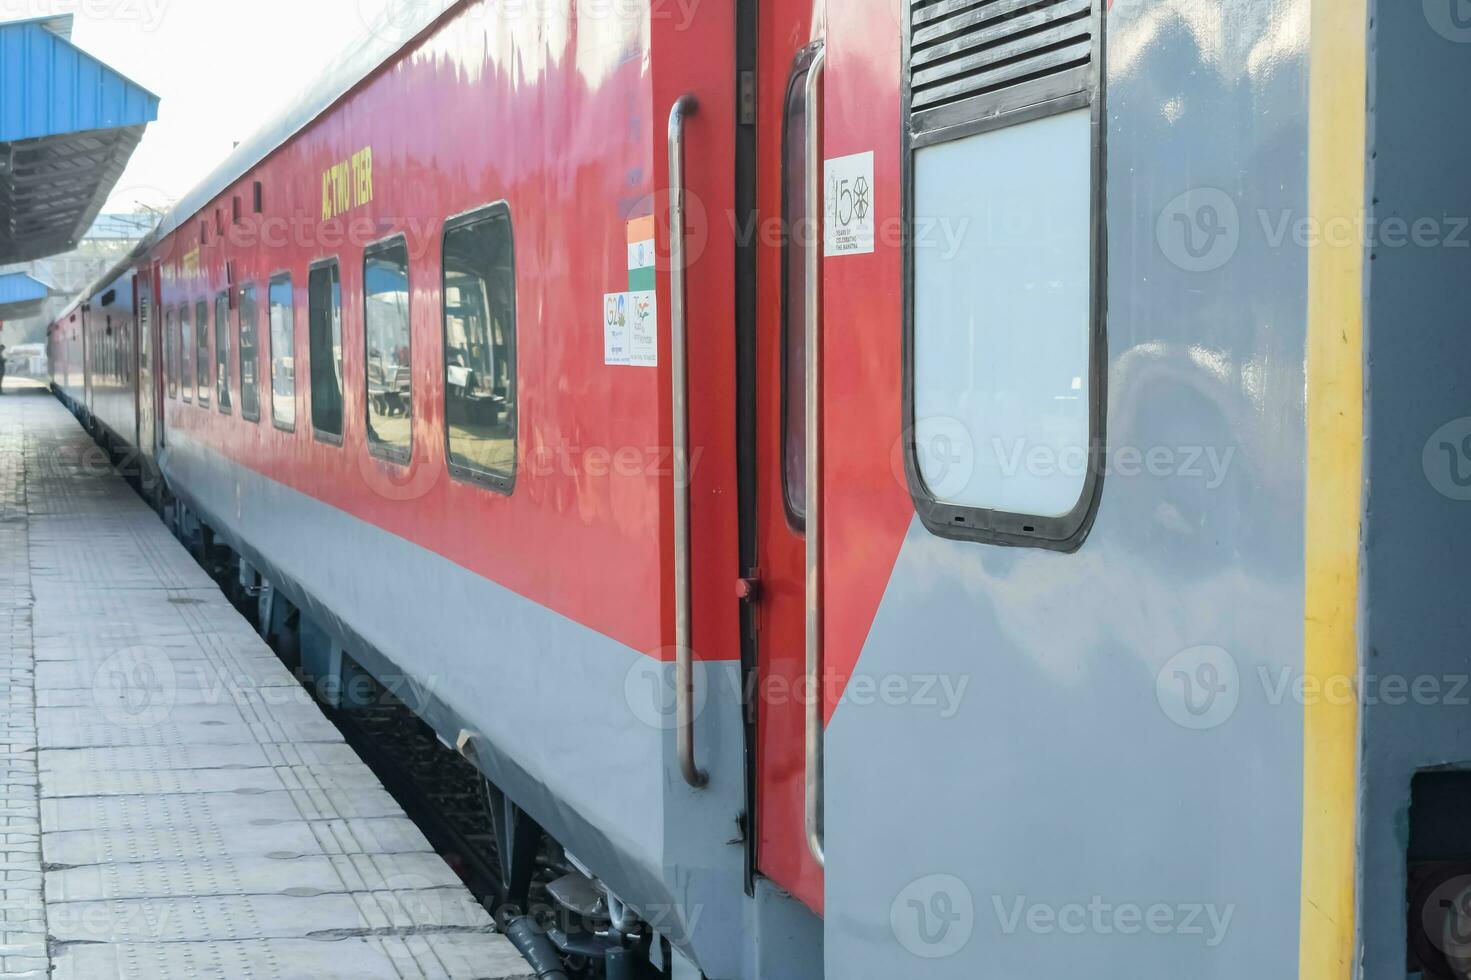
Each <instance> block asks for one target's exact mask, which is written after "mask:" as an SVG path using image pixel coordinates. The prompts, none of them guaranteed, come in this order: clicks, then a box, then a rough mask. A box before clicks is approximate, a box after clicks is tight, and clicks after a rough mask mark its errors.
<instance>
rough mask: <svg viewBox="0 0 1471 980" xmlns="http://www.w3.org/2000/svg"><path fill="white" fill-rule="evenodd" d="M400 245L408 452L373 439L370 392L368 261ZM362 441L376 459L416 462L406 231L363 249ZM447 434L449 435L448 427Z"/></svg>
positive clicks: (411, 271)
mask: <svg viewBox="0 0 1471 980" xmlns="http://www.w3.org/2000/svg"><path fill="white" fill-rule="evenodd" d="M398 244H401V245H402V246H403V249H404V260H405V261H404V284H405V286H406V287H407V290H408V297H409V298H408V304H407V307H406V312H407V314H408V319H409V448H408V451H407V452H404V451H403V450H401V449H399V448H398V447H396V446H391V445H389V444H387V443H383V442H375V441H374V440H373V427H372V420H371V415H372V412H373V399H372V395H371V393H370V392H369V391H368V361H369V358H368V259H369V258H371V257H372V256H373V254H374V253H376V252H381V251H386V250H388V249H389V248H391V247H393V246H394V245H398ZM361 299H362V303H363V315H362V323H363V425H364V429H363V442H364V444H365V445H367V447H368V455H370V456H372V457H373V458H374V459H380V460H382V461H383V462H385V463H392V464H394V465H396V466H403V467H408V466H412V465H413V462H414V433H415V431H416V430H417V429H418V426H416V425H414V262H413V254H412V253H411V252H410V250H409V238H408V236H407V235H406V234H404V233H403V232H395V233H393V234H392V235H389V236H388V237H386V238H380V239H378V240H377V241H374V242H369V243H368V244H367V245H366V246H364V247H363V289H362V297H361ZM445 431H446V432H448V431H449V429H448V426H446V428H445Z"/></svg>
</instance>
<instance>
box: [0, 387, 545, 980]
mask: <svg viewBox="0 0 1471 980" xmlns="http://www.w3.org/2000/svg"><path fill="white" fill-rule="evenodd" d="M0 705H3V715H0V726H3V738H0V872H3V875H0V975H4V976H33V977H37V978H46V977H48V976H54V977H55V978H57V980H94V978H104V977H140V978H142V977H149V978H153V977H185V976H187V977H194V978H204V977H247V976H248V977H259V978H264V977H289V978H297V977H301V978H305V977H313V978H316V977H352V978H355V980H366V978H378V977H395V978H397V977H423V978H429V977H474V978H523V977H527V978H529V977H531V976H532V975H533V974H532V972H531V970H530V968H529V967H528V965H527V964H526V962H525V960H524V959H522V958H521V956H520V954H519V953H518V952H517V951H516V949H515V948H514V947H513V946H512V945H511V943H510V942H509V941H508V940H507V939H506V938H505V937H503V936H501V935H500V934H498V933H497V932H496V930H495V927H494V924H493V922H492V920H491V917H490V916H489V915H488V914H487V913H486V911H485V910H484V909H483V908H482V907H481V906H480V905H479V904H478V903H477V902H476V901H475V900H474V898H473V897H472V896H471V895H470V893H469V892H468V891H467V890H466V889H465V888H464V887H463V885H462V884H461V883H460V881H459V880H458V878H457V877H456V876H455V874H454V873H453V872H452V871H451V869H450V868H449V866H448V865H446V864H445V863H444V861H443V860H442V859H441V858H440V857H439V856H438V855H437V854H435V852H434V851H433V850H432V848H431V847H430V845H429V843H428V841H427V840H426V839H425V837H424V836H423V835H422V834H421V833H420V832H419V830H418V829H417V828H416V827H415V825H414V824H413V823H412V822H411V821H410V820H409V819H408V818H407V817H406V816H405V815H404V813H403V812H402V810H401V809H400V808H399V806H398V805H397V803H396V802H395V801H394V799H393V798H392V797H391V796H390V795H389V794H388V793H387V792H386V791H385V790H384V789H383V787H382V785H381V784H380V783H379V781H378V779H377V778H376V777H375V776H374V774H373V773H372V772H371V771H370V770H369V769H368V768H367V767H366V766H365V765H364V764H363V763H362V762H361V761H360V760H359V759H358V758H357V756H356V755H355V754H354V753H353V751H352V750H351V749H350V748H349V747H348V746H347V745H346V744H345V743H344V741H343V739H342V737H341V735H340V734H339V733H338V731H337V729H336V728H335V727H334V726H333V725H332V724H331V722H329V721H328V720H327V719H326V718H325V717H324V716H323V714H322V712H321V711H320V710H319V709H318V707H317V706H316V704H315V703H314V702H313V701H312V700H311V698H310V696H309V695H308V693H307V692H306V691H305V690H304V689H303V688H302V687H301V686H300V685H299V684H298V682H297V680H296V679H295V678H294V677H293V676H292V675H291V674H290V672H289V671H288V670H287V669H286V668H285V667H284V666H283V665H282V664H281V662H280V661H279V660H278V659H277V658H276V656H275V655H274V653H272V651H271V650H270V648H269V647H267V646H266V644H265V643H264V642H263V641H262V640H261V639H260V638H259V637H258V636H257V635H256V633H255V632H254V630H253V629H252V628H251V626H250V625H249V624H248V623H247V622H246V621H245V620H244V619H243V618H242V617H240V616H239V615H238V614H237V612H236V611H235V609H234V608H233V607H232V606H231V605H230V604H229V602H228V601H227V600H226V599H225V597H224V596H223V595H222V594H221V593H220V591H219V590H218V589H217V588H216V586H215V584H214V582H213V581H211V580H210V578H209V577H208V575H206V573H205V572H204V571H203V569H201V568H200V567H199V566H198V565H196V564H195V562H194V560H193V559H192V557H191V556H190V555H189V554H188V552H187V551H186V550H185V548H184V547H183V546H182V545H181V544H179V543H178V541H176V540H175V539H174V537H173V536H172V535H171V534H170V533H169V532H168V530H167V529H166V528H165V527H164V525H163V524H162V523H161V522H160V521H159V519H158V517H157V516H156V515H155V514H154V513H153V511H151V510H150V509H149V508H148V507H147V505H145V504H144V502H143V501H142V500H141V499H140V498H139V497H138V496H136V494H135V493H134V492H133V490H132V489H131V488H130V487H129V486H128V485H127V484H126V483H125V482H124V481H123V480H122V479H121V478H120V477H119V476H118V475H117V474H116V473H115V472H114V471H113V470H112V468H111V467H110V466H108V465H107V463H106V459H105V457H103V456H102V455H101V453H100V451H98V450H97V449H96V448H95V446H94V444H93V443H92V441H91V440H90V439H89V438H88V436H87V435H86V433H85V432H83V430H82V429H81V427H80V426H79V425H78V424H77V423H76V421H75V420H74V419H73V418H72V416H71V415H70V414H69V413H68V412H67V411H66V410H65V409H64V408H63V407H62V406H61V405H60V404H59V403H58V402H57V401H56V400H55V399H54V398H52V397H51V396H50V394H49V393H48V392H46V391H45V390H44V389H41V388H38V387H30V388H26V387H24V386H20V385H13V384H12V383H11V382H7V385H6V391H5V394H4V395H3V396H0Z"/></svg>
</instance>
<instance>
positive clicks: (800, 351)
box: [781, 47, 818, 531]
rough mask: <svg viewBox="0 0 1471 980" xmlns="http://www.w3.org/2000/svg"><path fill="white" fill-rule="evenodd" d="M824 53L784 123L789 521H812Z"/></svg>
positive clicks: (803, 67)
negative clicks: (813, 270)
mask: <svg viewBox="0 0 1471 980" xmlns="http://www.w3.org/2000/svg"><path fill="white" fill-rule="evenodd" d="M817 51H818V48H817V47H809V48H807V49H805V50H804V51H802V53H801V54H799V55H798V56H797V62H796V66H795V67H794V69H793V71H792V76H791V79H790V81H789V82H788V83H787V103H786V112H785V116H784V118H783V121H782V195H781V205H782V228H783V229H784V234H783V237H782V269H781V302H782V312H781V330H782V344H781V348H782V349H781V378H782V384H781V453H782V467H781V477H782V496H783V500H784V501H785V504H786V512H787V522H788V523H789V524H791V526H792V527H793V528H795V529H797V530H798V531H801V530H803V529H804V528H805V527H806V523H807V259H808V255H809V250H810V249H814V248H817V247H818V244H817V242H816V241H815V240H814V238H815V235H814V229H815V224H814V220H813V219H814V218H815V215H813V213H812V208H811V206H810V204H809V203H808V201H807V80H808V76H809V75H810V74H811V71H812V61H813V58H814V57H815V56H816V54H817Z"/></svg>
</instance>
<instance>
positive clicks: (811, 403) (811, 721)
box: [803, 49, 827, 864]
mask: <svg viewBox="0 0 1471 980" xmlns="http://www.w3.org/2000/svg"><path fill="white" fill-rule="evenodd" d="M826 60H827V58H826V52H825V50H823V49H818V51H817V54H816V55H814V56H813V58H812V67H811V68H809V69H808V70H807V86H806V93H805V98H806V102H807V106H806V125H807V210H808V213H809V214H810V215H812V216H813V218H814V219H816V220H814V221H812V222H810V223H809V225H808V227H809V228H811V229H813V234H811V235H810V240H809V241H808V243H807V293H806V297H805V298H806V301H807V303H806V305H807V310H806V328H807V379H806V381H807V494H806V501H807V507H806V511H807V514H806V538H807V706H806V729H807V730H806V748H807V755H806V772H805V780H804V794H803V795H804V797H805V801H804V802H805V813H804V819H803V825H804V830H805V832H806V836H807V847H808V848H809V849H810V850H811V851H812V856H813V857H815V858H816V859H817V863H818V864H825V863H826V855H825V853H824V850H823V848H824V828H823V820H822V803H823V778H822V777H823V772H822V769H823V752H822V749H823V745H822V735H823V732H822V721H823V708H824V702H825V700H826V699H825V698H824V696H823V685H822V483H821V478H822V428H821V426H822V413H821V411H820V409H821V406H822V389H821V385H822V370H821V365H820V363H819V358H820V357H821V354H822V339H821V337H820V326H821V323H822V320H821V316H822V300H821V297H820V295H819V291H820V289H821V288H822V252H823V244H822V243H823V240H824V236H823V235H822V234H821V230H822V214H823V211H822V204H821V202H822V177H821V170H822V102H821V88H820V86H821V83H822V73H823V65H824V63H825V62H826Z"/></svg>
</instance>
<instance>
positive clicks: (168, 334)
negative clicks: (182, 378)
mask: <svg viewBox="0 0 1471 980" xmlns="http://www.w3.org/2000/svg"><path fill="white" fill-rule="evenodd" d="M163 361H164V372H165V373H166V374H167V375H168V379H169V397H170V398H178V397H179V338H178V337H176V336H174V311H173V310H164V311H163Z"/></svg>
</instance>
